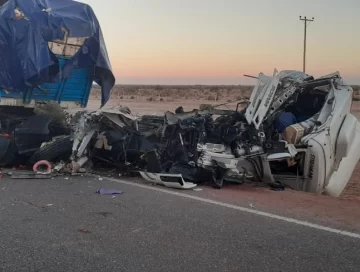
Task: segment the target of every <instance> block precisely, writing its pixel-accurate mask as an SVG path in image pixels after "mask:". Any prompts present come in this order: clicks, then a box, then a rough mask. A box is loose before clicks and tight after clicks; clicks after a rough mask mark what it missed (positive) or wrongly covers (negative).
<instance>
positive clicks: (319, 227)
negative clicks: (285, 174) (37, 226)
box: [105, 178, 360, 239]
mask: <svg viewBox="0 0 360 272" xmlns="http://www.w3.org/2000/svg"><path fill="white" fill-rule="evenodd" d="M105 179H108V180H110V181H115V182H118V183H123V184H126V185H130V186H134V187H139V188H144V189H148V190H152V191H157V192H162V193H165V194H169V195H175V196H179V197H183V198H188V199H193V200H197V201H201V202H204V203H209V204H213V205H217V206H221V207H225V208H230V209H234V210H238V211H242V212H246V213H251V214H256V215H260V216H263V217H268V218H272V219H277V220H281V221H285V222H288V223H292V224H296V225H301V226H305V227H309V228H313V229H317V230H323V231H327V232H331V233H336V234H340V235H343V236H348V237H352V238H357V239H360V234H358V233H354V232H349V231H345V230H339V229H334V228H329V227H325V226H322V225H318V224H313V223H310V222H306V221H302V220H297V219H294V218H290V217H285V216H280V215H276V214H272V213H267V212H262V211H258V210H255V209H249V208H245V207H242V206H237V205H233V204H228V203H224V202H220V201H216V200H211V199H208V198H202V197H198V196H193V195H188V194H184V193H179V192H176V191H171V190H168V189H161V188H158V187H150V186H149V185H144V184H139V183H135V182H130V181H125V180H120V179H113V178H105Z"/></svg>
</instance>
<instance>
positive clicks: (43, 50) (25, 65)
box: [0, 0, 115, 106]
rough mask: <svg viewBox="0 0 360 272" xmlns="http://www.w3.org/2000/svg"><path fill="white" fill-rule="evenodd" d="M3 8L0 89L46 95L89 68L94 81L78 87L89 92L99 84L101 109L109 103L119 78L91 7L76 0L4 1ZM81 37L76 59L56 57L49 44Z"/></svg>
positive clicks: (0, 17) (0, 1) (0, 16)
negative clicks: (115, 75)
mask: <svg viewBox="0 0 360 272" xmlns="http://www.w3.org/2000/svg"><path fill="white" fill-rule="evenodd" d="M1 4H2V5H1ZM0 5H1V6H0V89H3V90H6V92H7V93H25V92H27V91H28V90H29V89H32V90H34V89H35V90H37V91H38V92H39V93H41V92H42V95H46V90H43V86H50V85H51V83H52V82H61V83H62V84H64V85H65V84H66V80H67V79H68V78H71V76H72V74H73V73H74V71H75V72H77V73H79V72H81V71H82V69H83V70H84V69H85V70H86V71H91V73H90V81H89V78H88V79H87V81H88V82H80V83H78V84H83V85H86V84H88V86H87V87H88V88H89V89H90V88H91V83H92V81H95V82H96V83H98V84H99V85H100V86H101V89H102V100H101V104H102V106H103V105H105V104H106V102H107V101H108V100H109V98H110V90H111V89H112V87H113V86H114V84H115V78H114V75H113V73H112V71H111V65H110V61H109V58H108V54H107V51H106V46H105V42H104V39H103V35H102V31H101V27H100V25H99V22H98V20H97V18H96V16H95V14H94V12H93V10H92V9H91V7H90V6H88V5H86V4H83V3H79V2H76V1H72V0H61V1H60V0H8V1H5V0H0ZM79 37H80V38H82V39H83V43H82V44H81V46H80V47H79V49H78V50H77V51H76V50H75V51H74V54H68V55H66V54H64V55H62V54H57V53H56V52H54V50H51V48H50V47H49V42H53V41H57V40H61V41H64V40H65V39H71V38H79ZM60 45H61V44H60ZM65 49H66V48H65ZM65 49H64V50H65ZM66 50H67V49H66ZM89 82H90V83H89ZM50 89H51V88H50ZM58 91H61V92H62V91H63V89H61V90H60V89H58ZM44 92H45V93H44ZM31 95H32V96H33V94H31ZM59 95H61V94H59V93H57V94H55V96H59ZM68 96H71V94H68ZM82 99H86V100H87V99H88V96H87V97H86V98H84V97H83V98H82ZM86 102H87V101H86Z"/></svg>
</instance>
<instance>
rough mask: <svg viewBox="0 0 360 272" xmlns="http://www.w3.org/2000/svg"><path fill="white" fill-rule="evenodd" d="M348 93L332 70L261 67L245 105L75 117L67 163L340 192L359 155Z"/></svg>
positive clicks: (166, 179) (152, 177)
mask: <svg viewBox="0 0 360 272" xmlns="http://www.w3.org/2000/svg"><path fill="white" fill-rule="evenodd" d="M352 94H353V90H352V88H351V87H349V86H348V85H346V84H345V83H344V82H343V79H342V78H341V76H340V74H339V73H338V72H337V73H334V74H331V75H328V76H324V77H321V78H317V79H315V78H313V77H312V76H310V75H307V74H305V73H302V72H299V71H281V72H277V71H276V70H275V71H274V74H273V75H272V76H266V75H264V74H262V73H261V74H259V77H258V82H257V85H256V86H255V88H254V90H253V92H252V95H251V97H250V100H249V101H248V103H247V104H248V105H247V106H246V107H245V108H244V109H242V110H238V109H237V110H236V111H231V110H219V109H215V108H210V109H206V110H193V111H192V112H178V113H175V114H174V113H172V112H166V113H165V114H164V115H163V116H141V117H136V118H135V117H134V116H132V115H131V114H130V110H127V109H114V110H111V112H110V111H108V110H99V111H96V112H93V113H87V114H82V115H80V117H81V118H78V119H77V120H78V121H77V122H78V125H76V126H75V128H76V131H75V140H74V145H73V149H72V151H73V152H72V153H73V156H72V158H71V159H72V161H73V166H74V167H73V170H75V171H76V169H78V168H80V167H82V166H83V165H84V163H86V161H87V160H88V158H89V159H91V158H92V159H95V160H101V161H104V162H107V163H110V164H111V165H114V166H115V167H125V168H126V169H127V170H126V171H133V172H138V173H140V175H141V176H142V177H143V178H144V179H146V180H147V181H150V182H153V183H159V184H162V185H164V186H167V187H173V188H180V189H191V188H193V187H195V186H196V185H197V184H199V183H204V182H211V183H212V185H213V186H214V187H215V188H221V187H222V186H223V184H224V183H237V184H242V183H244V182H245V180H248V179H253V178H255V179H257V180H260V181H262V182H264V183H267V184H269V185H270V186H271V187H273V188H274V189H282V188H283V187H284V186H288V187H291V188H293V189H296V190H301V191H306V192H312V193H316V194H321V193H326V194H328V195H331V196H335V197H337V196H339V195H340V194H341V193H342V191H343V190H344V188H345V186H346V184H347V183H348V182H349V180H350V177H351V175H352V172H353V170H354V168H355V166H356V164H357V162H358V160H359V158H360V153H359V152H358V150H359V148H360V137H359V136H360V125H359V122H358V120H357V119H356V117H355V116H354V115H352V114H351V112H350V109H351V104H352Z"/></svg>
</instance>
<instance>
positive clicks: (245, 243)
mask: <svg viewBox="0 0 360 272" xmlns="http://www.w3.org/2000/svg"><path fill="white" fill-rule="evenodd" d="M99 187H103V188H108V189H120V190H123V191H124V193H123V194H121V195H117V196H105V195H98V194H96V193H95V191H96V190H97V189H98V188H99ZM359 256H360V239H357V238H352V237H347V236H344V235H339V234H334V233H330V232H327V231H323V230H317V229H313V228H309V227H305V226H301V225H297V224H292V223H287V222H283V221H280V220H277V219H271V218H267V217H262V216H259V215H254V214H249V213H246V212H242V211H238V210H234V209H230V208H226V207H221V206H217V205H213V204H211V203H203V202H200V201H197V200H194V199H188V198H183V197H180V196H174V195H169V194H167V193H164V192H158V191H154V190H148V189H146V188H139V187H134V186H131V185H126V184H120V183H116V182H112V181H107V180H102V181H99V180H98V179H97V178H93V177H84V178H77V179H74V178H71V179H69V180H65V179H64V178H63V177H60V178H56V179H53V180H10V179H4V178H3V179H1V180H0V271H69V272H70V271H166V272H170V271H182V272H183V271H207V272H208V271H327V272H329V271H359V268H360V258H359Z"/></svg>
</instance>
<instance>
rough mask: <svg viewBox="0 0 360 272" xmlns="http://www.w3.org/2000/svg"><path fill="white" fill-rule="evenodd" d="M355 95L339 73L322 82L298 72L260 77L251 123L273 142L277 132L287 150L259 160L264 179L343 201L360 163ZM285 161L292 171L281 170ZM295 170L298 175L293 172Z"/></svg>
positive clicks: (248, 117) (253, 97)
mask: <svg viewBox="0 0 360 272" xmlns="http://www.w3.org/2000/svg"><path fill="white" fill-rule="evenodd" d="M352 95H353V90H352V88H351V87H350V86H349V85H347V84H345V83H344V81H343V79H342V78H341V77H340V74H339V73H338V72H337V73H334V74H331V75H328V76H324V77H321V78H318V79H314V78H312V77H311V76H309V75H306V74H304V73H302V72H298V71H282V72H280V73H277V71H276V70H275V72H274V75H273V76H272V77H267V76H265V75H263V74H260V75H259V77H258V83H257V85H256V87H255V89H254V91H253V93H252V95H251V98H250V104H249V106H248V107H247V108H246V112H245V117H246V120H247V122H248V124H249V125H250V124H251V125H253V126H255V128H256V129H258V130H259V133H260V132H264V134H266V137H267V138H268V139H269V138H270V137H273V135H274V134H273V132H274V131H276V130H277V131H278V133H277V136H278V141H279V142H283V143H284V144H285V150H282V151H281V152H279V153H272V154H266V153H265V154H264V155H260V156H261V164H262V166H261V169H263V171H262V173H260V175H261V178H262V179H266V180H268V181H270V182H275V181H279V182H282V183H283V184H286V185H288V186H290V187H292V188H293V189H297V190H302V191H306V192H312V193H316V194H320V193H326V194H328V195H331V196H335V197H337V196H339V195H340V194H341V193H342V191H343V190H344V188H345V186H346V184H347V183H348V182H349V180H350V178H351V175H352V172H353V170H354V168H355V166H356V164H357V162H358V160H359V158H360V152H359V151H358V150H359V149H360V124H359V122H358V120H357V118H356V117H355V116H354V115H352V114H351V112H350V110H351V104H352ZM289 116H290V117H292V119H291V121H290V122H288V123H286V119H287V120H289V118H287V117H289ZM281 118H283V121H284V120H285V122H283V123H285V126H284V124H282V121H281ZM279 120H280V122H279ZM279 123H280V125H279ZM281 125H283V126H284V127H283V128H281ZM279 130H280V131H279ZM275 135H276V134H275ZM273 139H274V138H273ZM284 161H286V162H287V165H288V167H286V166H285V167H278V166H279V164H280V163H281V162H284ZM294 165H297V166H296V168H295V169H296V172H294V171H290V168H291V167H292V166H294Z"/></svg>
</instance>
